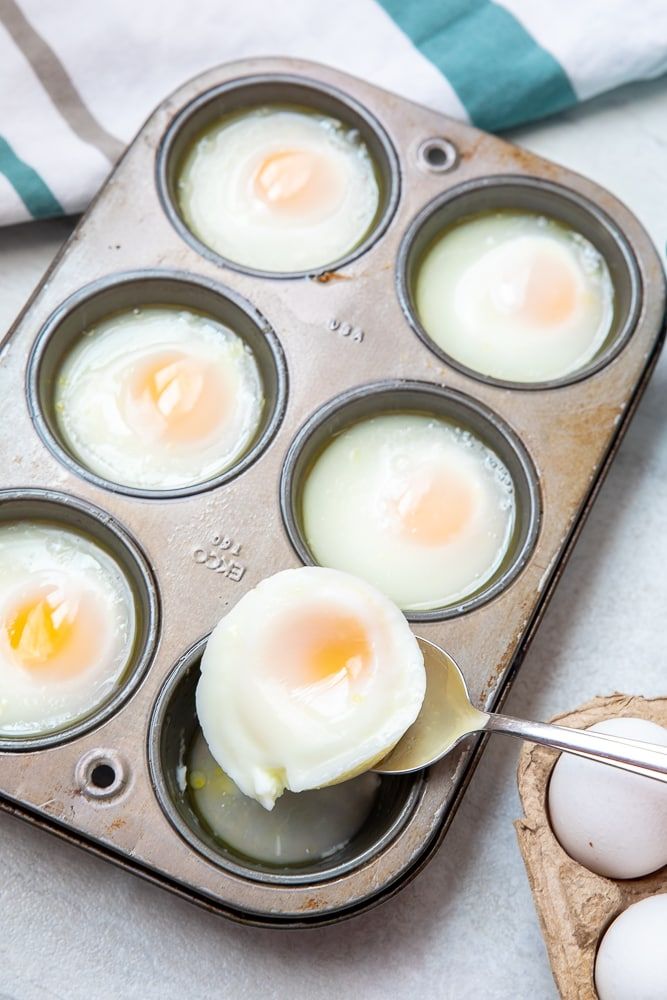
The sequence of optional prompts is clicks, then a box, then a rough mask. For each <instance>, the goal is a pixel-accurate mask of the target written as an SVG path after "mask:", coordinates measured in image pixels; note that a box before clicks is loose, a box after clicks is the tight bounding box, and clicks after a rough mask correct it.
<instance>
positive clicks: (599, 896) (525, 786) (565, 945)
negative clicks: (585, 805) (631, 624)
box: [514, 694, 667, 1000]
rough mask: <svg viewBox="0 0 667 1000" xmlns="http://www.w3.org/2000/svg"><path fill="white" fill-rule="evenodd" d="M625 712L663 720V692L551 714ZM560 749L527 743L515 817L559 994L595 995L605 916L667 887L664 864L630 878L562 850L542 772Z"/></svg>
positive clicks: (567, 998)
mask: <svg viewBox="0 0 667 1000" xmlns="http://www.w3.org/2000/svg"><path fill="white" fill-rule="evenodd" d="M623 716H625V717H632V718H637V719H647V720H649V721H650V722H656V723H658V725H661V726H667V698H642V697H640V696H632V695H626V694H613V695H609V696H608V697H605V698H602V697H600V698H594V699H593V700H592V701H589V702H587V703H586V704H585V705H582V706H581V707H580V708H577V709H575V710H574V711H573V712H567V713H565V714H563V715H557V716H556V717H555V718H554V719H552V720H551V721H552V722H554V723H556V724H557V725H559V726H571V727H572V728H574V729H587V728H588V727H589V726H592V725H595V723H597V722H602V721H603V720H605V719H612V718H621V717H623ZM558 757H559V754H558V753H557V752H556V751H555V750H550V749H549V748H548V747H542V746H531V745H528V744H527V745H526V746H525V747H524V749H523V750H522V752H521V757H520V759H519V768H518V772H517V780H518V784H519V795H520V796H521V803H522V805H523V811H524V816H523V819H519V820H517V821H516V822H515V824H514V825H515V827H516V832H517V837H518V840H519V847H520V848H521V853H522V855H523V860H524V863H525V865H526V872H527V874H528V881H529V882H530V888H531V891H532V893H533V898H534V900H535V908H536V909H537V914H538V917H539V920H540V926H541V928H542V934H543V936H544V941H545V944H546V947H547V953H548V955H549V961H550V963H551V969H552V972H553V975H554V979H555V980H556V985H557V986H558V989H559V991H560V994H561V996H562V997H563V1000H597V996H598V994H597V992H596V990H595V981H594V976H595V957H596V955H597V949H598V945H599V944H600V941H601V939H602V936H603V935H604V932H605V931H606V929H607V927H608V926H609V925H610V923H611V922H612V921H613V920H614V919H615V918H616V917H617V916H618V915H619V913H622V912H623V910H625V909H627V907H628V906H630V905H631V904H632V903H636V902H638V901H639V900H640V899H645V898H646V897H647V896H653V895H655V893H656V892H664V891H665V890H667V870H665V868H662V869H660V871H657V872H653V873H652V874H650V875H645V876H643V877H642V878H635V879H611V878H603V877H602V876H601V875H596V874H595V873H594V872H591V871H589V870H588V869H587V868H584V867H583V866H582V865H580V864H579V863H578V862H576V861H573V859H572V858H571V857H570V856H569V855H568V854H566V853H565V851H564V850H563V848H562V847H561V846H560V844H559V843H558V841H557V840H556V837H555V836H554V833H553V830H552V829H551V825H550V822H549V815H548V809H547V793H548V789H549V779H550V777H551V772H552V770H553V768H554V765H555V763H556V761H557V760H558Z"/></svg>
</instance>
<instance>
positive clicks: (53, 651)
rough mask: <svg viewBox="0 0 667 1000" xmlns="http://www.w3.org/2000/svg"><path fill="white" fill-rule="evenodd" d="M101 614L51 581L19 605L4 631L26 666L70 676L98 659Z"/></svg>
mask: <svg viewBox="0 0 667 1000" xmlns="http://www.w3.org/2000/svg"><path fill="white" fill-rule="evenodd" d="M97 618H98V616H97V615H96V614H95V613H94V610H93V609H92V607H91V606H90V602H87V601H86V600H85V599H84V598H82V597H77V596H75V595H73V594H67V593H66V592H65V591H64V589H63V588H62V587H61V586H59V585H57V584H55V585H54V584H47V585H44V586H42V587H39V588H38V589H37V590H35V591H33V592H32V593H30V594H28V595H25V596H24V597H23V598H22V599H21V600H20V601H19V602H18V603H17V604H16V605H15V607H14V608H13V609H12V610H11V612H10V613H9V615H8V616H7V617H6V619H5V622H4V631H5V633H6V637H7V639H8V641H9V646H10V648H11V649H12V650H13V652H14V654H15V655H16V657H17V658H18V660H19V662H20V663H21V666H22V667H23V668H24V669H26V670H29V671H34V672H35V673H40V674H41V673H43V672H48V673H50V674H55V675H57V676H58V677H70V676H74V675H76V674H80V673H83V672H84V671H85V670H86V669H87V668H88V667H90V666H92V664H93V663H94V662H95V654H96V649H97V648H98V645H99V636H100V635H101V634H102V632H101V631H100V630H99V626H100V622H99V621H97ZM96 637H97V641H96Z"/></svg>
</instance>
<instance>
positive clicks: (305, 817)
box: [187, 733, 380, 865]
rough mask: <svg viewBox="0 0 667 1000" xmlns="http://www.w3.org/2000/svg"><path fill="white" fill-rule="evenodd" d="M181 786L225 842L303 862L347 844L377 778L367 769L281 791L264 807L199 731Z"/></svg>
mask: <svg viewBox="0 0 667 1000" xmlns="http://www.w3.org/2000/svg"><path fill="white" fill-rule="evenodd" d="M187 785H188V789H189V793H190V799H191V801H192V803H193V805H194V808H195V811H196V812H197V814H198V815H199V816H200V817H201V819H202V820H203V822H204V824H205V826H206V827H207V828H208V829H209V830H210V831H211V832H212V833H213V834H214V836H215V837H216V838H217V839H218V840H220V841H222V843H223V844H224V845H225V846H226V847H229V848H231V849H232V850H233V851H237V852H239V854H242V855H244V856H245V857H247V858H252V859H253V860H254V861H260V862H264V863H265V864H269V865H304V864H306V863H311V864H316V863H317V862H318V861H321V860H323V859H325V858H329V857H331V856H332V855H334V854H337V853H338V852H339V851H342V850H343V849H344V848H345V847H346V846H347V844H349V843H350V841H351V840H352V839H353V838H354V837H355V836H356V834H357V833H358V832H359V830H360V829H361V828H362V827H363V825H364V823H365V821H366V820H367V819H368V816H369V814H370V813H371V811H372V809H373V806H374V805H375V802H376V799H377V792H378V788H379V786H380V778H379V776H378V775H377V774H373V773H372V772H368V771H367V772H366V773H365V774H360V775H358V776H357V777H356V778H352V779H351V780H350V781H344V782H342V783H341V784H337V785H331V786H329V787H328V788H318V789H316V790H314V791H310V792H300V793H298V794H296V793H295V792H285V793H284V794H283V795H281V797H280V798H279V799H278V801H277V802H276V804H275V807H274V808H273V809H272V810H271V812H269V811H268V810H266V809H263V808H262V806H261V805H260V804H259V802H256V801H255V799H250V798H248V796H247V795H243V794H242V793H241V792H240V791H239V789H238V788H237V787H236V785H235V784H234V782H233V781H232V780H231V778H229V777H227V775H226V774H225V773H224V771H222V770H221V768H220V767H219V765H218V764H216V762H215V761H214V759H213V757H212V756H211V752H210V750H209V749H208V747H207V745H206V741H205V740H204V738H203V736H202V735H201V733H199V734H198V735H197V737H196V738H195V741H194V744H193V746H192V749H191V751H190V756H189V759H188V766H187Z"/></svg>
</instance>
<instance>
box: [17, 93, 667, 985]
mask: <svg viewBox="0 0 667 1000" xmlns="http://www.w3.org/2000/svg"><path fill="white" fill-rule="evenodd" d="M515 138H516V139H517V141H519V142H521V143H523V144H524V145H526V146H528V147H530V148H531V149H534V150H536V151H537V152H539V153H542V154H544V155H546V156H549V157H551V158H553V159H555V160H559V161H560V162H562V163H565V164H567V165H568V166H570V167H573V168H574V169H576V170H580V171H582V172H584V173H587V174H589V175H590V176H591V177H593V178H595V179H596V180H597V181H599V182H600V183H602V184H604V185H606V186H607V187H609V188H610V189H611V190H612V191H614V192H615V193H616V194H617V195H619V196H620V197H621V198H623V199H624V200H625V201H626V202H627V203H628V204H629V205H630V207H631V208H632V209H633V210H634V211H635V212H636V213H637V214H638V215H639V217H640V218H641V219H642V221H643V222H644V224H645V225H646V226H647V227H648V229H649V231H650V232H651V234H652V236H653V238H654V240H655V241H656V243H657V245H658V246H659V247H660V249H661V252H662V251H663V250H664V247H665V240H666V238H667V195H666V186H665V185H666V178H667V85H666V84H665V83H664V82H657V83H655V84H648V85H641V86H636V87H632V88H626V89H625V90H623V91H620V92H617V93H615V94H613V95H611V96H609V97H607V98H604V99H600V100H597V101H595V102H594V103H591V104H589V105H587V106H585V107H584V108H581V109H578V110H577V111H574V112H570V113H568V114H564V115H561V116H559V117H558V118H555V119H552V120H551V121H549V122H548V123H546V124H543V125H540V126H537V127H531V128H526V129H523V130H522V131H521V132H520V133H517V134H516V136H515ZM69 228H70V227H69V225H68V224H67V223H65V222H54V223H49V224H41V225H33V226H26V227H22V228H16V229H14V230H4V231H0V333H1V332H4V330H5V329H6V327H7V326H8V324H9V322H10V321H11V319H12V318H13V317H14V315H15V314H16V313H17V312H18V310H19V309H20V307H21V305H22V304H23V302H24V301H25V299H26V298H27V296H28V295H29V293H30V291H31V289H32V287H33V286H34V285H35V283H36V282H37V281H38V279H39V277H40V275H41V273H42V271H43V269H44V268H45V267H46V265H47V264H48V262H49V261H50V259H51V258H52V256H53V254H54V253H55V251H56V250H57V248H58V246H59V244H60V242H61V241H62V239H63V238H64V237H65V236H66V235H67V234H68V232H69ZM666 422H667V357H665V358H663V360H662V362H661V363H660V365H659V367H658V370H657V372H656V374H655V376H654V379H653V382H652V384H651V385H650V387H649V389H648V391H647V393H646V396H645V398H644V401H643V402H642V404H641V407H640V409H639V412H638V414H637V416H636V418H635V421H634V424H633V426H632V428H631V430H630V432H629V434H628V436H627V438H626V440H625V442H624V444H623V446H622V448H621V451H620V454H619V456H618V458H617V460H616V463H615V466H614V468H613V470H612V472H611V474H610V476H609V479H608V481H607V483H606V485H605V486H604V488H603V490H602V493H601V496H600V498H599V500H598V503H597V505H596V507H595V509H594V511H593V513H592V515H591V517H590V520H589V522H588V525H587V526H586V528H585V530H584V533H583V536H582V538H581V540H580V542H579V545H578V546H577V549H576V552H575V554H574V556H573V558H572V560H571V563H570V565H569V566H568V568H567V570H566V572H565V575H564V577H563V579H562V581H561V584H560V587H559V589H558V592H557V594H556V596H555V598H554V600H553V603H552V605H551V607H550V609H549V611H548V613H547V616H546V618H545V621H544V623H543V625H542V628H541V630H540V632H539V635H538V637H537V639H536V641H535V643H534V645H533V647H532V649H531V650H530V652H529V654H528V656H527V657H526V660H525V662H524V665H523V666H522V668H521V672H520V674H519V677H518V680H517V681H516V683H515V686H514V689H513V691H512V693H511V695H510V698H509V700H508V703H507V710H508V711H509V712H514V713H515V714H524V715H525V716H526V717H533V718H542V717H547V716H550V715H552V714H554V713H556V712H558V711H560V710H564V709H568V708H572V707H574V706H576V705H577V704H579V703H580V702H582V701H585V700H587V699H588V698H590V697H592V696H593V695H596V694H606V693H609V692H611V691H614V690H623V691H629V692H633V693H642V694H647V695H652V694H665V692H666V689H667V679H666V677H667V671H666V669H665V659H666V657H667V652H666V648H665V638H666V628H665V620H666V619H665V606H666V600H667V532H666V531H665V526H666V522H665V511H666V510H667V427H666V426H665V424H666ZM4 432H5V433H6V429H5V431H4ZM517 753H518V746H515V745H513V744H511V743H510V742H509V741H507V742H504V741H503V739H502V738H501V737H497V738H496V742H495V744H493V745H491V746H490V747H489V749H488V751H487V753H486V755H485V757H484V759H483V761H482V763H481V765H480V767H479V769H478V771H477V773H476V775H475V777H474V779H473V783H472V785H471V787H470V789H469V791H468V794H467V796H466V799H465V802H464V804H463V806H462V808H461V809H460V810H459V813H458V814H457V816H456V818H455V820H454V823H453V826H452V828H451V831H450V833H449V834H448V836H447V839H446V841H445V843H444V846H443V847H442V849H441V850H440V852H439V854H438V855H437V857H436V858H435V859H434V860H433V861H432V862H431V864H430V866H429V867H428V868H427V869H426V871H425V872H424V873H423V874H422V875H421V876H420V877H419V878H418V879H417V880H416V881H415V882H413V883H412V884H411V885H409V886H408V887H407V888H406V889H405V890H404V891H403V892H402V893H400V894H399V895H398V897H396V898H395V899H393V900H391V901H389V902H388V903H386V904H385V905H383V906H381V907H379V908H378V909H376V910H374V911H372V912H370V913H368V914H366V915H363V916H361V917H358V918H356V919H354V920H352V921H349V922H347V923H345V924H341V925H339V926H335V927H329V928H321V929H319V930H311V931H300V932H294V931H270V930H256V929H251V928H245V927H240V926H236V925H234V924H231V923H228V922H225V921H223V920H221V919H218V918H216V917H213V916H210V915H209V914H206V913H203V912H200V911H199V910H197V909H195V908H194V907H192V906H190V905H188V904H186V903H184V902H181V901H179V900H177V899H174V898H172V897H171V896H169V895H167V894H166V893H164V892H162V891H160V890H159V889H156V888H153V887H152V886H149V885H146V884H144V883H143V882H141V881H139V880H138V879H135V878H133V877H131V876H130V875H127V874H125V873H124V872H122V871H118V870H116V869H115V868H113V867H112V866H111V865H108V864H105V863H104V862H102V861H99V860H97V859H94V858H91V857H88V856H87V855H84V854H82V853H81V852H79V851H77V850H76V849H75V848H73V847H70V846H68V845H66V844H63V843H61V842H59V841H58V840H56V839H55V838H52V837H50V836H48V835H47V834H45V833H41V832H39V831H37V830H33V829H32V828H30V827H27V826H25V825H24V824H22V823H19V822H18V821H16V820H13V819H11V818H9V817H6V816H2V815H0V926H1V928H2V933H0V997H11V998H17V1000H18V998H20V1000H38V998H39V1000H41V998H44V997H63V998H67V1000H89V998H94V1000H106V998H109V1000H112V998H113V1000H118V998H121V1000H126V998H135V997H136V998H142V1000H143V998H156V1000H157V998H159V1000H172V998H173V1000H182V998H184V997H187V998H188V1000H199V998H208V997H224V998H230V1000H255V998H257V1000H260V998H261V1000H272V998H278V1000H282V998H286V997H289V998H290V1000H300V998H304V1000H306V998H307V1000H328V998H336V1000H346V998H348V997H353V996H359V997H363V998H364V1000H386V998H389V997H392V998H393V1000H402V998H405V1000H408V998H409V1000H413V998H414V997H415V996H416V997H419V998H423V1000H431V998H436V1000H550V998H553V997H555V996H556V990H555V988H554V985H553V981H552V979H551V975H550V973H549V967H548V963H547V959H546V954H545V951H544V947H543V945H542V940H541V937H540V932H539V928H538V926H537V922H536V918H535V914H534V911H533V905H532V899H531V896H530V892H529V889H528V884H527V881H526V877H525V874H524V870H523V865H522V862H521V858H520V856H519V852H518V849H517V846H516V842H515V837H514V830H513V828H512V820H513V819H515V818H516V817H518V816H519V815H520V810H519V803H518V798H517V793H516V785H515V767H516V760H517Z"/></svg>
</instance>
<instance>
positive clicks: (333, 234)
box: [178, 106, 380, 272]
mask: <svg viewBox="0 0 667 1000" xmlns="http://www.w3.org/2000/svg"><path fill="white" fill-rule="evenodd" d="M293 150H296V151H302V152H304V153H306V154H308V155H312V156H313V157H316V158H320V159H321V161H322V162H324V163H325V164H326V165H327V167H328V168H330V170H331V172H332V174H333V176H335V177H336V178H338V180H339V182H340V187H341V194H340V197H339V198H338V199H337V200H336V203H335V204H333V205H330V204H328V202H326V203H325V198H324V195H325V193H326V192H322V194H323V197H322V202H323V204H322V207H321V209H320V210H318V208H317V206H316V207H315V208H314V209H313V210H310V211H308V212H306V213H303V212H299V211H295V212H287V213H286V212H284V211H278V210H276V208H275V207H274V206H272V205H271V204H267V203H265V202H264V201H262V200H261V199H259V198H258V197H257V196H256V192H255V189H254V186H253V184H254V179H255V177H256V176H257V171H258V170H259V169H260V167H261V164H262V162H263V161H264V160H265V158H266V157H270V156H271V155H272V154H278V155H279V154H280V153H282V152H283V151H293ZM178 199H179V204H180V207H181V211H182V213H183V217H184V219H185V221H186V223H187V225H188V226H189V228H190V229H191V230H192V232H193V233H194V234H195V235H196V236H197V237H199V239H201V240H202V242H203V243H205V244H206V245H207V246H209V247H211V249H213V250H215V251H216V253H219V254H220V255H221V256H223V257H226V258H227V259H229V260H232V261H234V262H235V263H237V264H242V265H245V266H247V267H253V268H257V269H259V270H266V271H276V272H281V271H301V270H308V269H310V268H318V267H323V266H325V265H327V264H331V263H333V262H334V261H335V260H337V259H339V258H340V257H342V256H344V255H345V254H347V253H348V252H350V251H352V250H353V249H354V248H355V247H356V246H357V245H358V244H359V243H360V242H361V241H362V240H363V239H364V237H365V236H366V235H367V233H368V231H369V230H370V228H371V226H372V224H373V222H374V220H375V217H376V214H377V211H378V205H379V200H380V191H379V186H378V181H377V177H376V174H375V168H374V165H373V161H372V159H371V156H370V154H369V151H368V148H367V147H366V145H365V143H364V142H363V141H362V140H361V138H360V136H359V133H358V132H357V131H356V130H355V129H352V128H349V127H347V126H345V125H343V124H342V123H341V122H339V121H337V120H336V119H334V118H329V117H327V116H325V115H320V114H316V113H314V112H307V111H300V110H296V109H290V108H280V107H270V106H268V107H263V108H258V109H255V110H252V111H249V112H247V113H245V114H243V115H236V116H231V117H229V118H225V119H222V120H221V121H219V122H217V123H216V124H215V125H213V126H212V127H211V128H210V129H209V130H208V131H207V132H206V133H205V134H204V135H203V136H202V137H201V138H200V139H199V140H198V141H197V142H196V143H195V144H194V146H193V148H192V150H191V151H190V153H189V154H188V156H187V157H186V159H185V162H184V164H183V167H182V171H181V174H180V178H179V183H178Z"/></svg>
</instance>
